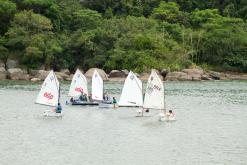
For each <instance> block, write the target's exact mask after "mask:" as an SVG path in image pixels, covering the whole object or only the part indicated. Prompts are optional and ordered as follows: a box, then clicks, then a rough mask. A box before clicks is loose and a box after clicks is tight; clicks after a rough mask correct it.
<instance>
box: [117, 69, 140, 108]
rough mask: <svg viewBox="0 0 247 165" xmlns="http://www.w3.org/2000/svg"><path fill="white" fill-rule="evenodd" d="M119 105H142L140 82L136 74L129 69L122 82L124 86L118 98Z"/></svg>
mask: <svg viewBox="0 0 247 165" xmlns="http://www.w3.org/2000/svg"><path fill="white" fill-rule="evenodd" d="M118 105H119V106H142V105H143V95H142V82H141V80H139V79H138V78H137V77H136V75H135V74H134V73H133V72H132V71H130V72H129V74H128V77H127V78H126V80H125V82H124V87H123V90H122V94H121V96H120V100H119V103H118Z"/></svg>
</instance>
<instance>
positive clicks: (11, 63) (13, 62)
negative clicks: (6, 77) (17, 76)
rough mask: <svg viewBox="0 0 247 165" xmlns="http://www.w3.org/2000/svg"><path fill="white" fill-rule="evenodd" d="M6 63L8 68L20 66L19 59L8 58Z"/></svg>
mask: <svg viewBox="0 0 247 165" xmlns="http://www.w3.org/2000/svg"><path fill="white" fill-rule="evenodd" d="M6 65H7V68H8V69H12V68H16V67H17V66H18V61H17V60H11V59H8V60H7V63H6Z"/></svg>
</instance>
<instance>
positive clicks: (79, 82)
mask: <svg viewBox="0 0 247 165" xmlns="http://www.w3.org/2000/svg"><path fill="white" fill-rule="evenodd" d="M82 92H83V93H85V94H87V95H88V90H87V79H86V77H85V76H84V75H83V74H82V73H81V71H80V70H79V69H77V70H76V72H75V74H74V76H73V79H72V81H71V84H70V89H69V94H68V96H70V97H75V96H79V95H81V93H82Z"/></svg>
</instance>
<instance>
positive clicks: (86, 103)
mask: <svg viewBox="0 0 247 165" xmlns="http://www.w3.org/2000/svg"><path fill="white" fill-rule="evenodd" d="M71 105H99V103H98V102H85V101H78V102H73V103H72V104H71Z"/></svg>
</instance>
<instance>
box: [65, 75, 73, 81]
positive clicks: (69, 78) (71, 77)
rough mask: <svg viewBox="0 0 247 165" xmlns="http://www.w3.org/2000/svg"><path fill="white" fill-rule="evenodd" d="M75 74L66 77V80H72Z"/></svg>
mask: <svg viewBox="0 0 247 165" xmlns="http://www.w3.org/2000/svg"><path fill="white" fill-rule="evenodd" d="M73 76H74V74H71V75H69V77H68V78H65V79H64V80H66V81H72V79H73Z"/></svg>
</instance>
